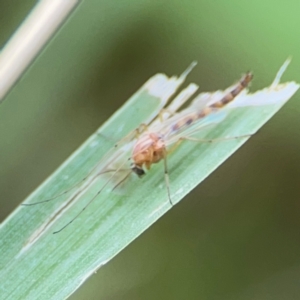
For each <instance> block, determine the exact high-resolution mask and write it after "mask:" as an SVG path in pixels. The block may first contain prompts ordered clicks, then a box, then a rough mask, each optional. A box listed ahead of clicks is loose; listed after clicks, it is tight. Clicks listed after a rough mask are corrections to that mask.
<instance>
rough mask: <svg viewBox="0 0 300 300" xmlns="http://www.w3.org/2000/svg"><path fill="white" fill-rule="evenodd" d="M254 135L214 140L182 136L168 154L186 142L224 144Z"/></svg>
mask: <svg viewBox="0 0 300 300" xmlns="http://www.w3.org/2000/svg"><path fill="white" fill-rule="evenodd" d="M253 135H254V134H245V135H238V136H230V137H224V138H213V139H197V138H193V137H188V136H182V137H180V138H179V139H178V140H177V141H176V142H175V144H174V145H173V146H172V147H171V148H170V149H169V150H168V154H170V153H171V152H173V151H174V150H175V149H176V148H177V147H178V146H179V145H180V144H181V143H182V141H185V140H187V141H192V142H199V143H214V142H222V141H227V140H236V139H239V138H249V137H251V136H253Z"/></svg>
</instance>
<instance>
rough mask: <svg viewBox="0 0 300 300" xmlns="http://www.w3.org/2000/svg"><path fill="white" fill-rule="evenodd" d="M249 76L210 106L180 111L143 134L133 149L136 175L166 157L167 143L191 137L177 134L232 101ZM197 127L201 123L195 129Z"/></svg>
mask: <svg viewBox="0 0 300 300" xmlns="http://www.w3.org/2000/svg"><path fill="white" fill-rule="evenodd" d="M252 77H253V75H252V74H251V73H247V74H245V75H244V76H243V77H242V78H241V80H240V81H239V82H238V83H237V84H236V85H235V86H234V87H233V88H232V89H231V90H230V91H229V92H228V93H226V94H225V95H224V96H223V98H221V99H220V100H217V101H216V102H214V103H212V104H211V105H209V106H207V107H204V108H201V109H198V110H197V109H195V110H194V111H191V112H189V111H188V113H183V114H182V115H179V116H174V117H173V118H170V119H169V120H168V121H166V124H164V123H162V124H161V125H160V126H158V128H154V130H153V131H149V132H145V133H143V134H142V135H141V136H140V138H139V139H138V140H137V142H136V144H135V146H134V148H133V152H132V160H133V163H132V165H131V169H132V171H133V172H134V173H136V174H137V175H138V176H139V177H141V176H143V175H144V174H145V171H144V169H143V168H144V167H145V168H146V169H147V170H149V169H150V167H151V165H152V164H154V163H158V162H159V161H161V160H162V159H165V158H166V155H167V153H168V151H167V146H168V145H170V144H173V143H178V142H180V141H181V140H183V139H191V140H193V139H192V138H190V137H189V135H187V136H181V137H178V138H176V137H177V136H180V133H184V131H185V130H186V129H188V128H190V127H191V126H193V125H195V124H196V123H197V122H199V120H203V119H204V118H205V117H207V116H208V115H211V114H214V113H216V112H218V111H220V110H221V109H222V108H223V107H224V106H226V105H227V104H229V103H230V102H232V101H233V100H234V98H235V97H236V96H237V95H238V94H239V93H240V92H241V91H243V90H244V89H245V88H246V87H247V86H248V84H249V83H250V81H251V80H252ZM200 129H201V126H200V128H198V130H197V131H199V130H200ZM193 133H195V132H193ZM194 140H195V139H194Z"/></svg>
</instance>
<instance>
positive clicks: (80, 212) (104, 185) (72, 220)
mask: <svg viewBox="0 0 300 300" xmlns="http://www.w3.org/2000/svg"><path fill="white" fill-rule="evenodd" d="M127 162H128V160H127V161H126V162H124V163H123V164H122V165H121V166H120V167H119V168H118V169H116V171H115V172H114V173H113V174H112V175H111V176H110V177H109V178H108V179H107V181H106V182H105V183H104V184H103V186H102V187H101V189H100V190H99V191H98V192H97V193H96V195H94V197H92V198H91V199H90V200H89V202H88V203H87V204H86V205H85V206H84V207H83V208H82V209H81V210H80V211H79V213H77V215H75V217H73V219H71V220H70V221H69V222H68V223H66V224H65V225H64V226H63V227H61V228H60V229H59V230H57V231H54V232H53V234H56V233H59V232H61V231H62V230H64V229H65V228H66V227H67V226H69V225H70V224H72V223H73V222H74V221H75V220H76V219H77V218H78V217H79V216H80V215H81V214H82V213H83V212H84V211H85V210H86V208H87V207H88V206H89V205H90V204H91V203H92V202H93V201H94V200H95V199H96V198H97V197H98V196H99V195H100V194H101V192H102V191H103V190H104V188H105V187H106V186H107V185H108V183H109V182H110V181H111V179H112V178H113V176H114V175H115V174H116V173H117V172H118V171H120V170H121V169H122V167H123V166H124V165H125V163H127Z"/></svg>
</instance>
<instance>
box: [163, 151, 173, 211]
mask: <svg viewBox="0 0 300 300" xmlns="http://www.w3.org/2000/svg"><path fill="white" fill-rule="evenodd" d="M164 176H165V183H166V187H167V192H168V198H169V202H170V204H171V206H173V202H172V199H171V193H170V180H169V171H168V164H167V151H165V153H164Z"/></svg>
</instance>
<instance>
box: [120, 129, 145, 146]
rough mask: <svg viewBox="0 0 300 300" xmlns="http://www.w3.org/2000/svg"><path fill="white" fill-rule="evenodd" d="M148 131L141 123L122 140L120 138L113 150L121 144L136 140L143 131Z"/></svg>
mask: <svg viewBox="0 0 300 300" xmlns="http://www.w3.org/2000/svg"><path fill="white" fill-rule="evenodd" d="M147 129H148V125H147V124H145V123H142V124H140V125H139V127H138V128H136V129H134V130H132V131H131V132H129V133H128V134H127V135H126V136H125V137H124V138H122V139H121V140H120V141H119V142H118V143H117V144H115V148H117V147H120V146H121V145H122V144H124V143H127V142H131V141H132V140H134V139H136V138H138V137H139V136H140V135H141V134H142V133H143V132H144V131H146V130H147Z"/></svg>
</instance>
